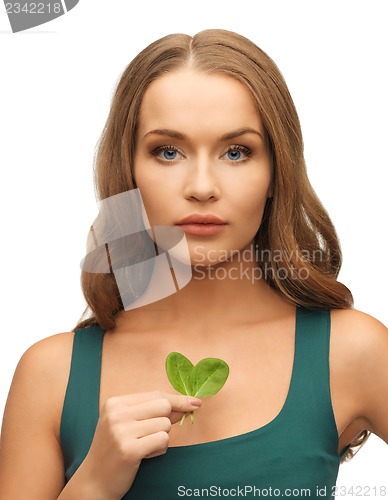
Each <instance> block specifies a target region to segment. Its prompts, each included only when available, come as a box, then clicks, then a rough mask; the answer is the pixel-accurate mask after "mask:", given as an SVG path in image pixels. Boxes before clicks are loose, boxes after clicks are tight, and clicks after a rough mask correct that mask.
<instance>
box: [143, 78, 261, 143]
mask: <svg viewBox="0 0 388 500" xmlns="http://www.w3.org/2000/svg"><path fill="white" fill-rule="evenodd" d="M138 126H139V133H140V137H141V136H142V135H144V134H145V133H146V132H147V131H148V130H151V129H153V128H169V127H171V128H175V129H179V130H182V131H184V132H186V133H187V134H189V135H190V133H192V134H196V133H200V132H202V134H203V135H206V134H208V133H209V132H210V129H217V131H218V133H219V132H220V131H221V130H222V131H229V130H232V129H236V128H239V127H253V128H256V129H259V130H262V124H261V120H260V116H259V113H258V111H257V109H256V105H255V102H254V100H253V98H252V96H251V94H250V93H249V91H248V89H247V88H246V87H245V86H244V85H243V84H242V83H241V82H239V81H237V80H236V79H234V78H232V77H229V76H224V75H209V74H206V73H201V72H197V71H194V70H190V69H184V70H179V71H177V72H175V73H172V74H169V75H164V76H162V77H160V78H158V79H157V80H155V81H154V82H152V83H151V85H150V86H149V87H148V89H147V90H146V92H145V94H144V97H143V101H142V104H141V108H140V116H139V123H138Z"/></svg>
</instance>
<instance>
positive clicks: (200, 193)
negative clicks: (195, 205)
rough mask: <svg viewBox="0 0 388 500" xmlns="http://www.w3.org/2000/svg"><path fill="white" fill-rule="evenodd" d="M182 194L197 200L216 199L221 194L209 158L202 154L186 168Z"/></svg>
mask: <svg viewBox="0 0 388 500" xmlns="http://www.w3.org/2000/svg"><path fill="white" fill-rule="evenodd" d="M184 196H185V198H186V199H188V200H189V199H194V200H197V201H208V200H213V201H215V200H217V199H219V198H220V196H221V188H220V184H219V179H218V177H217V175H216V172H215V171H214V166H213V165H212V162H211V160H210V159H209V158H208V157H207V156H206V155H202V156H201V157H198V158H197V159H196V160H193V161H192V164H191V165H190V167H189V168H188V171H187V176H186V179H185V186H184Z"/></svg>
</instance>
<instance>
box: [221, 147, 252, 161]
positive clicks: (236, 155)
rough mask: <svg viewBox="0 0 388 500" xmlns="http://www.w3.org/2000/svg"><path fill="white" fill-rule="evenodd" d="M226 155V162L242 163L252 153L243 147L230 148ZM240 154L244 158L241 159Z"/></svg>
mask: <svg viewBox="0 0 388 500" xmlns="http://www.w3.org/2000/svg"><path fill="white" fill-rule="evenodd" d="M226 154H227V155H228V160H230V161H231V162H232V163H242V162H244V161H247V160H248V159H249V157H250V156H251V154H252V151H251V150H250V149H248V148H246V147H245V146H232V147H231V148H230V149H229V151H228V152H227V153H226ZM241 154H242V155H244V156H245V158H241Z"/></svg>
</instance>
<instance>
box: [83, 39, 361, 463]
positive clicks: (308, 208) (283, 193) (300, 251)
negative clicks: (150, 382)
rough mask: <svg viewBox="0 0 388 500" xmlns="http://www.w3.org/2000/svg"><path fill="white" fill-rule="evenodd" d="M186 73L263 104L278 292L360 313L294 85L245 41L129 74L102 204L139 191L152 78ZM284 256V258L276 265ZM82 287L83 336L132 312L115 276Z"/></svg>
mask: <svg viewBox="0 0 388 500" xmlns="http://www.w3.org/2000/svg"><path fill="white" fill-rule="evenodd" d="M184 66H190V67H192V68H194V69H196V70H198V71H201V72H206V73H208V74H220V75H227V76H230V77H232V78H235V79H237V80H239V81H240V82H242V83H243V84H244V85H245V86H246V88H247V89H248V90H249V91H250V93H251V95H252V97H253V99H254V101H255V103H256V106H257V110H258V113H259V114H260V117H261V120H262V123H263V126H264V130H265V133H266V136H267V140H268V144H269V148H270V154H271V158H272V169H273V171H272V186H273V195H272V197H271V198H269V199H268V200H267V204H266V207H265V210H264V214H263V219H262V223H261V225H260V228H259V230H258V232H257V234H256V236H255V243H256V247H257V248H259V249H260V251H261V255H264V258H261V259H260V260H259V261H258V263H257V265H258V266H259V267H260V268H261V271H262V275H263V276H264V278H265V280H266V282H267V283H268V285H269V286H271V287H272V288H273V289H274V290H275V291H276V292H277V293H278V294H279V295H280V296H282V297H283V298H284V299H285V300H287V301H289V302H292V303H295V304H298V305H301V306H304V307H307V308H313V309H324V308H332V309H344V308H351V307H352V306H353V297H352V294H351V292H350V291H349V289H348V288H347V287H346V286H345V285H343V284H342V283H340V282H339V281H337V276H338V273H339V271H340V268H341V264H342V254H341V248H340V244H339V240H338V237H337V234H336V231H335V228H334V226H333V224H332V222H331V220H330V217H329V215H328V213H327V211H326V210H325V208H324V207H323V206H322V204H321V202H320V200H319V199H318V197H317V195H316V193H315V192H314V190H313V188H312V186H311V184H310V182H309V180H308V177H307V173H306V166H305V161H304V156H303V139H302V133H301V127H300V122H299V118H298V115H297V112H296V109H295V106H294V103H293V100H292V98H291V95H290V93H289V91H288V88H287V85H286V83H285V81H284V79H283V77H282V75H281V73H280V71H279V69H278V68H277V66H276V65H275V63H274V62H273V61H272V59H271V58H270V57H269V56H268V55H267V54H266V53H265V52H263V51H262V50H261V49H260V48H259V47H257V46H256V45H255V44H254V43H253V42H251V41H250V40H248V39H247V38H245V37H243V36H241V35H239V34H236V33H233V32H230V31H226V30H220V29H214V30H205V31H201V32H200V33H197V34H196V35H195V36H193V37H191V36H189V35H184V34H173V35H168V36H165V37H163V38H161V39H159V40H157V41H155V42H153V43H151V44H150V45H149V46H148V47H146V48H145V49H144V50H142V51H141V52H140V53H139V54H138V55H137V56H136V57H135V58H134V59H133V60H132V62H131V63H130V64H129V65H128V66H127V68H126V69H125V70H124V72H123V74H122V75H121V78H120V80H119V83H118V85H117V88H116V91H115V94H114V96H113V99H112V104H111V109H110V113H109V116H108V119H107V122H106V124H105V127H104V130H103V132H102V134H101V137H100V140H99V143H98V147H97V150H96V156H95V169H94V176H95V177H94V180H95V187H96V193H97V196H98V198H99V199H100V200H102V199H105V198H107V197H109V196H113V195H115V194H119V193H122V192H124V191H127V190H129V189H133V188H136V184H135V181H134V178H133V159H134V153H135V144H136V134H137V122H138V117H139V110H140V105H141V102H142V98H143V96H144V93H145V91H146V90H147V87H148V86H149V85H150V83H151V82H152V81H154V80H155V79H157V78H159V77H161V76H163V75H165V74H168V73H172V72H174V71H176V70H178V69H181V68H182V67H184ZM276 252H278V255H281V256H283V257H282V258H280V259H279V258H277V259H276V258H274V256H275V255H276ZM317 255H318V256H319V258H318V259H317V258H316V256H317ZM81 286H82V290H83V293H84V296H85V299H86V302H87V304H88V305H87V307H86V309H85V311H84V313H83V315H82V316H81V319H80V320H79V322H78V324H77V325H76V327H75V328H74V329H79V328H84V327H87V326H91V325H93V324H99V325H100V326H101V327H102V328H103V329H104V330H109V329H112V328H113V327H114V326H115V317H116V315H117V314H118V313H119V312H120V311H122V310H123V304H122V301H121V299H120V294H119V291H118V288H117V285H116V282H115V278H114V275H113V274H112V273H111V274H97V273H88V272H85V271H82V272H81ZM369 435H370V433H368V431H366V430H365V431H363V432H362V433H361V434H360V435H359V436H357V438H355V439H354V440H353V442H352V443H351V447H350V448H349V450H348V451H347V452H346V454H345V456H344V457H343V458H342V461H341V462H343V461H346V460H348V459H350V458H352V457H353V456H354V447H358V448H359V447H360V446H361V445H362V444H364V443H365V441H366V439H367V438H368V437H369ZM352 448H353V449H352Z"/></svg>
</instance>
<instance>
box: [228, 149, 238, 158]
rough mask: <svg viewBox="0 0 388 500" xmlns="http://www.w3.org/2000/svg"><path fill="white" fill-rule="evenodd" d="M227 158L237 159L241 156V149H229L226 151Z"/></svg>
mask: <svg viewBox="0 0 388 500" xmlns="http://www.w3.org/2000/svg"><path fill="white" fill-rule="evenodd" d="M228 156H229V160H239V159H240V156H241V151H237V150H235V149H231V150H230V151H228Z"/></svg>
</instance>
